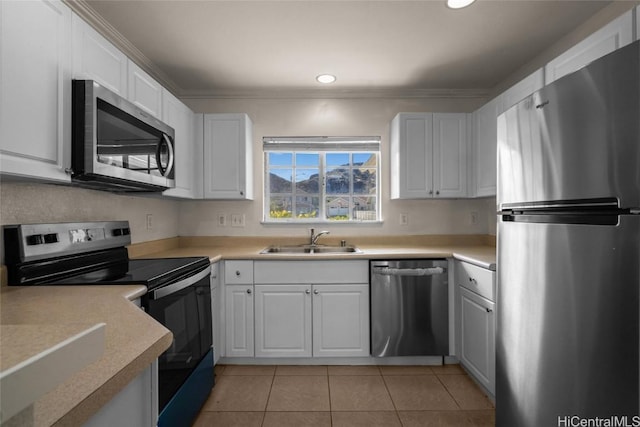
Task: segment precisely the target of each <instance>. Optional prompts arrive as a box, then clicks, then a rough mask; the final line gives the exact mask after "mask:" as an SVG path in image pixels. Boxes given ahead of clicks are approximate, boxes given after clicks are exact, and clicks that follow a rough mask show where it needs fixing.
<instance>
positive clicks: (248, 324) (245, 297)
mask: <svg viewBox="0 0 640 427" xmlns="http://www.w3.org/2000/svg"><path fill="white" fill-rule="evenodd" d="M225 332H226V333H225V335H226V336H225V356H227V357H253V355H254V352H253V348H254V347H253V285H227V286H225Z"/></svg>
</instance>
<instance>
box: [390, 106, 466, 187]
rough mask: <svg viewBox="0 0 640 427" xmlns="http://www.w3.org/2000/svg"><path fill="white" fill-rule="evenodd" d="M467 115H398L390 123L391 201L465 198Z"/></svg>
mask: <svg viewBox="0 0 640 427" xmlns="http://www.w3.org/2000/svg"><path fill="white" fill-rule="evenodd" d="M466 128H467V115H466V114H458V113H437V114H432V113H399V114H398V115H397V116H396V117H395V118H394V119H393V121H392V122H391V198H392V199H423V198H433V197H465V196H466V190H467V188H466V180H467V177H466V171H467V160H466V155H467V151H466V149H467V140H466V138H467V136H466Z"/></svg>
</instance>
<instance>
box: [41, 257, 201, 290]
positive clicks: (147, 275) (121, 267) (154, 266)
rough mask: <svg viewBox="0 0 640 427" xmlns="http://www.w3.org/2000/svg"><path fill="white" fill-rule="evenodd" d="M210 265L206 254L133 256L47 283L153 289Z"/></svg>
mask: <svg viewBox="0 0 640 427" xmlns="http://www.w3.org/2000/svg"><path fill="white" fill-rule="evenodd" d="M208 266H209V258H207V257H190V258H157V259H153V258H151V259H131V260H128V261H125V262H121V263H117V264H114V265H110V266H107V267H104V268H101V269H98V270H94V271H89V272H86V273H82V274H79V275H75V276H72V277H68V278H65V279H60V280H56V281H53V282H50V283H46V284H47V285H54V286H55V285H58V286H60V285H135V284H139V285H144V286H147V288H149V290H151V289H155V288H158V287H161V286H163V285H164V284H166V283H171V282H175V281H176V280H178V279H179V278H181V277H182V276H188V275H192V274H194V272H198V271H201V270H204V269H205V268H207V267H208Z"/></svg>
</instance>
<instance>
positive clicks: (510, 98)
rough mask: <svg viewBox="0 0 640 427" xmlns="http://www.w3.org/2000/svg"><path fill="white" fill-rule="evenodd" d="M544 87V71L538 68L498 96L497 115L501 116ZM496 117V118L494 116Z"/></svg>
mask: <svg viewBox="0 0 640 427" xmlns="http://www.w3.org/2000/svg"><path fill="white" fill-rule="evenodd" d="M543 86H544V69H542V68H540V69H538V70H536V71H535V72H533V73H532V74H530V75H528V76H527V77H525V78H524V79H522V80H520V81H519V82H518V83H516V84H514V85H513V86H511V87H510V88H509V89H507V90H506V91H504V92H503V93H502V95H500V98H501V100H500V103H499V106H500V108H499V110H498V112H499V113H498V114H502V113H504V112H505V111H507V110H508V109H509V108H511V107H513V106H514V105H516V104H517V103H518V102H520V101H522V100H523V99H525V98H526V97H527V96H529V95H531V94H532V93H534V92H536V91H538V90H540V89H542V87H543ZM496 117H497V116H496Z"/></svg>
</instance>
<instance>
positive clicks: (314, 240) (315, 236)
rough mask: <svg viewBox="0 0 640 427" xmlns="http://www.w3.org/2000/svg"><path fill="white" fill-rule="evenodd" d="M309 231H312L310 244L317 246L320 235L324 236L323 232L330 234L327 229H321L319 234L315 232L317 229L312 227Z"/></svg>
mask: <svg viewBox="0 0 640 427" xmlns="http://www.w3.org/2000/svg"><path fill="white" fill-rule="evenodd" d="M309 231H310V232H311V237H310V239H309V244H310V245H311V246H315V245H317V244H318V237H320V236H322V235H323V234H329V232H328V231H326V230H324V231H321V232H319V233H318V234H315V230H314V229H313V228H310V229H309Z"/></svg>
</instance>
